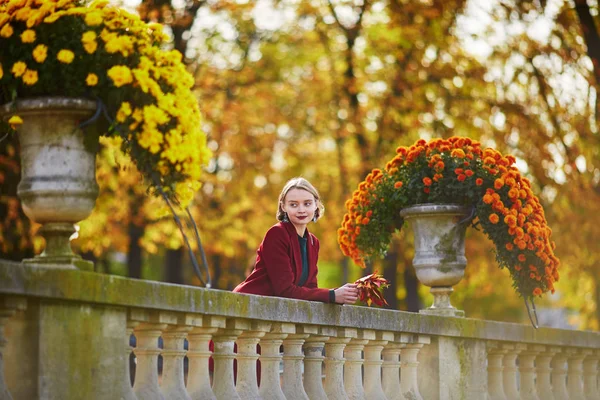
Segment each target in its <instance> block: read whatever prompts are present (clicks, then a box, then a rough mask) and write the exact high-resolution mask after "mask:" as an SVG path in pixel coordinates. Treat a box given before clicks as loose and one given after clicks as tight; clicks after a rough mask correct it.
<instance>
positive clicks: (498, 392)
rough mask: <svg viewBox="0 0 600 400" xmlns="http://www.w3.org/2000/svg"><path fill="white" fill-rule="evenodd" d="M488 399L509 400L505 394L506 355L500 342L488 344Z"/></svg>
mask: <svg viewBox="0 0 600 400" xmlns="http://www.w3.org/2000/svg"><path fill="white" fill-rule="evenodd" d="M486 346H487V361H488V363H487V373H488V399H489V400H508V399H507V398H506V395H505V394H504V384H503V383H504V382H503V375H502V371H503V369H504V367H503V366H502V359H503V358H504V355H505V354H506V349H503V348H502V347H501V346H500V344H499V343H498V342H487V344H486Z"/></svg>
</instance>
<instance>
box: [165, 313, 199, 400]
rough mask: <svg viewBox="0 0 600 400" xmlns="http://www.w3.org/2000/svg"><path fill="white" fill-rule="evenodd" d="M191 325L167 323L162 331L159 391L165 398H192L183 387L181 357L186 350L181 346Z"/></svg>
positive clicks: (174, 399)
mask: <svg viewBox="0 0 600 400" xmlns="http://www.w3.org/2000/svg"><path fill="white" fill-rule="evenodd" d="M191 330H192V327H191V326H185V325H169V326H168V327H167V329H166V330H165V331H164V332H163V335H162V337H163V343H164V346H163V351H162V356H163V373H162V383H161V387H160V388H161V392H162V394H163V396H165V399H169V400H192V398H191V397H190V395H189V394H188V392H187V390H186V388H185V382H184V377H183V358H184V357H185V354H186V350H185V349H184V348H183V344H184V341H185V339H186V338H187V335H188V332H189V331H191Z"/></svg>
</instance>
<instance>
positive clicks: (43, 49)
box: [33, 44, 48, 63]
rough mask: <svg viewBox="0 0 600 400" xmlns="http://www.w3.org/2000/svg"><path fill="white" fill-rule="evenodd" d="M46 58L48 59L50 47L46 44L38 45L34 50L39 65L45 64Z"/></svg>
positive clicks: (34, 57)
mask: <svg viewBox="0 0 600 400" xmlns="http://www.w3.org/2000/svg"><path fill="white" fill-rule="evenodd" d="M46 57H48V46H46V45H45V44H38V45H37V46H35V49H33V59H34V60H35V61H37V62H38V63H43V62H44V61H46Z"/></svg>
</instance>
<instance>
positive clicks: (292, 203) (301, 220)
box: [281, 188, 317, 228]
mask: <svg viewBox="0 0 600 400" xmlns="http://www.w3.org/2000/svg"><path fill="white" fill-rule="evenodd" d="M281 208H282V209H283V211H285V212H286V213H287V215H288V219H289V220H290V222H291V223H292V224H294V226H296V227H297V228H298V227H306V225H308V223H309V222H310V221H311V220H312V219H313V218H314V216H315V211H316V210H317V201H316V200H315V196H313V195H312V194H311V193H310V192H308V191H306V190H304V189H298V188H294V189H291V190H290V191H289V192H288V193H287V195H286V196H285V199H283V204H282V207H281Z"/></svg>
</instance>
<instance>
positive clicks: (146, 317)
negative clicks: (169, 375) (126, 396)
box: [130, 310, 167, 400]
mask: <svg viewBox="0 0 600 400" xmlns="http://www.w3.org/2000/svg"><path fill="white" fill-rule="evenodd" d="M161 314H162V313H159V314H154V313H152V314H150V313H148V312H145V311H141V310H135V311H130V319H131V320H132V321H137V322H140V323H139V325H137V326H135V327H134V328H133V332H134V334H135V337H136V343H137V345H136V347H135V349H134V350H133V352H134V354H135V356H136V358H137V364H136V368H135V382H134V384H133V391H134V392H135V395H136V397H137V398H138V399H143V400H165V397H164V396H163V394H162V392H161V390H160V388H159V386H158V356H159V354H160V352H161V350H160V349H159V348H158V338H159V337H160V336H161V334H162V331H163V330H164V329H165V328H166V326H167V323H163V319H162V318H161Z"/></svg>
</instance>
